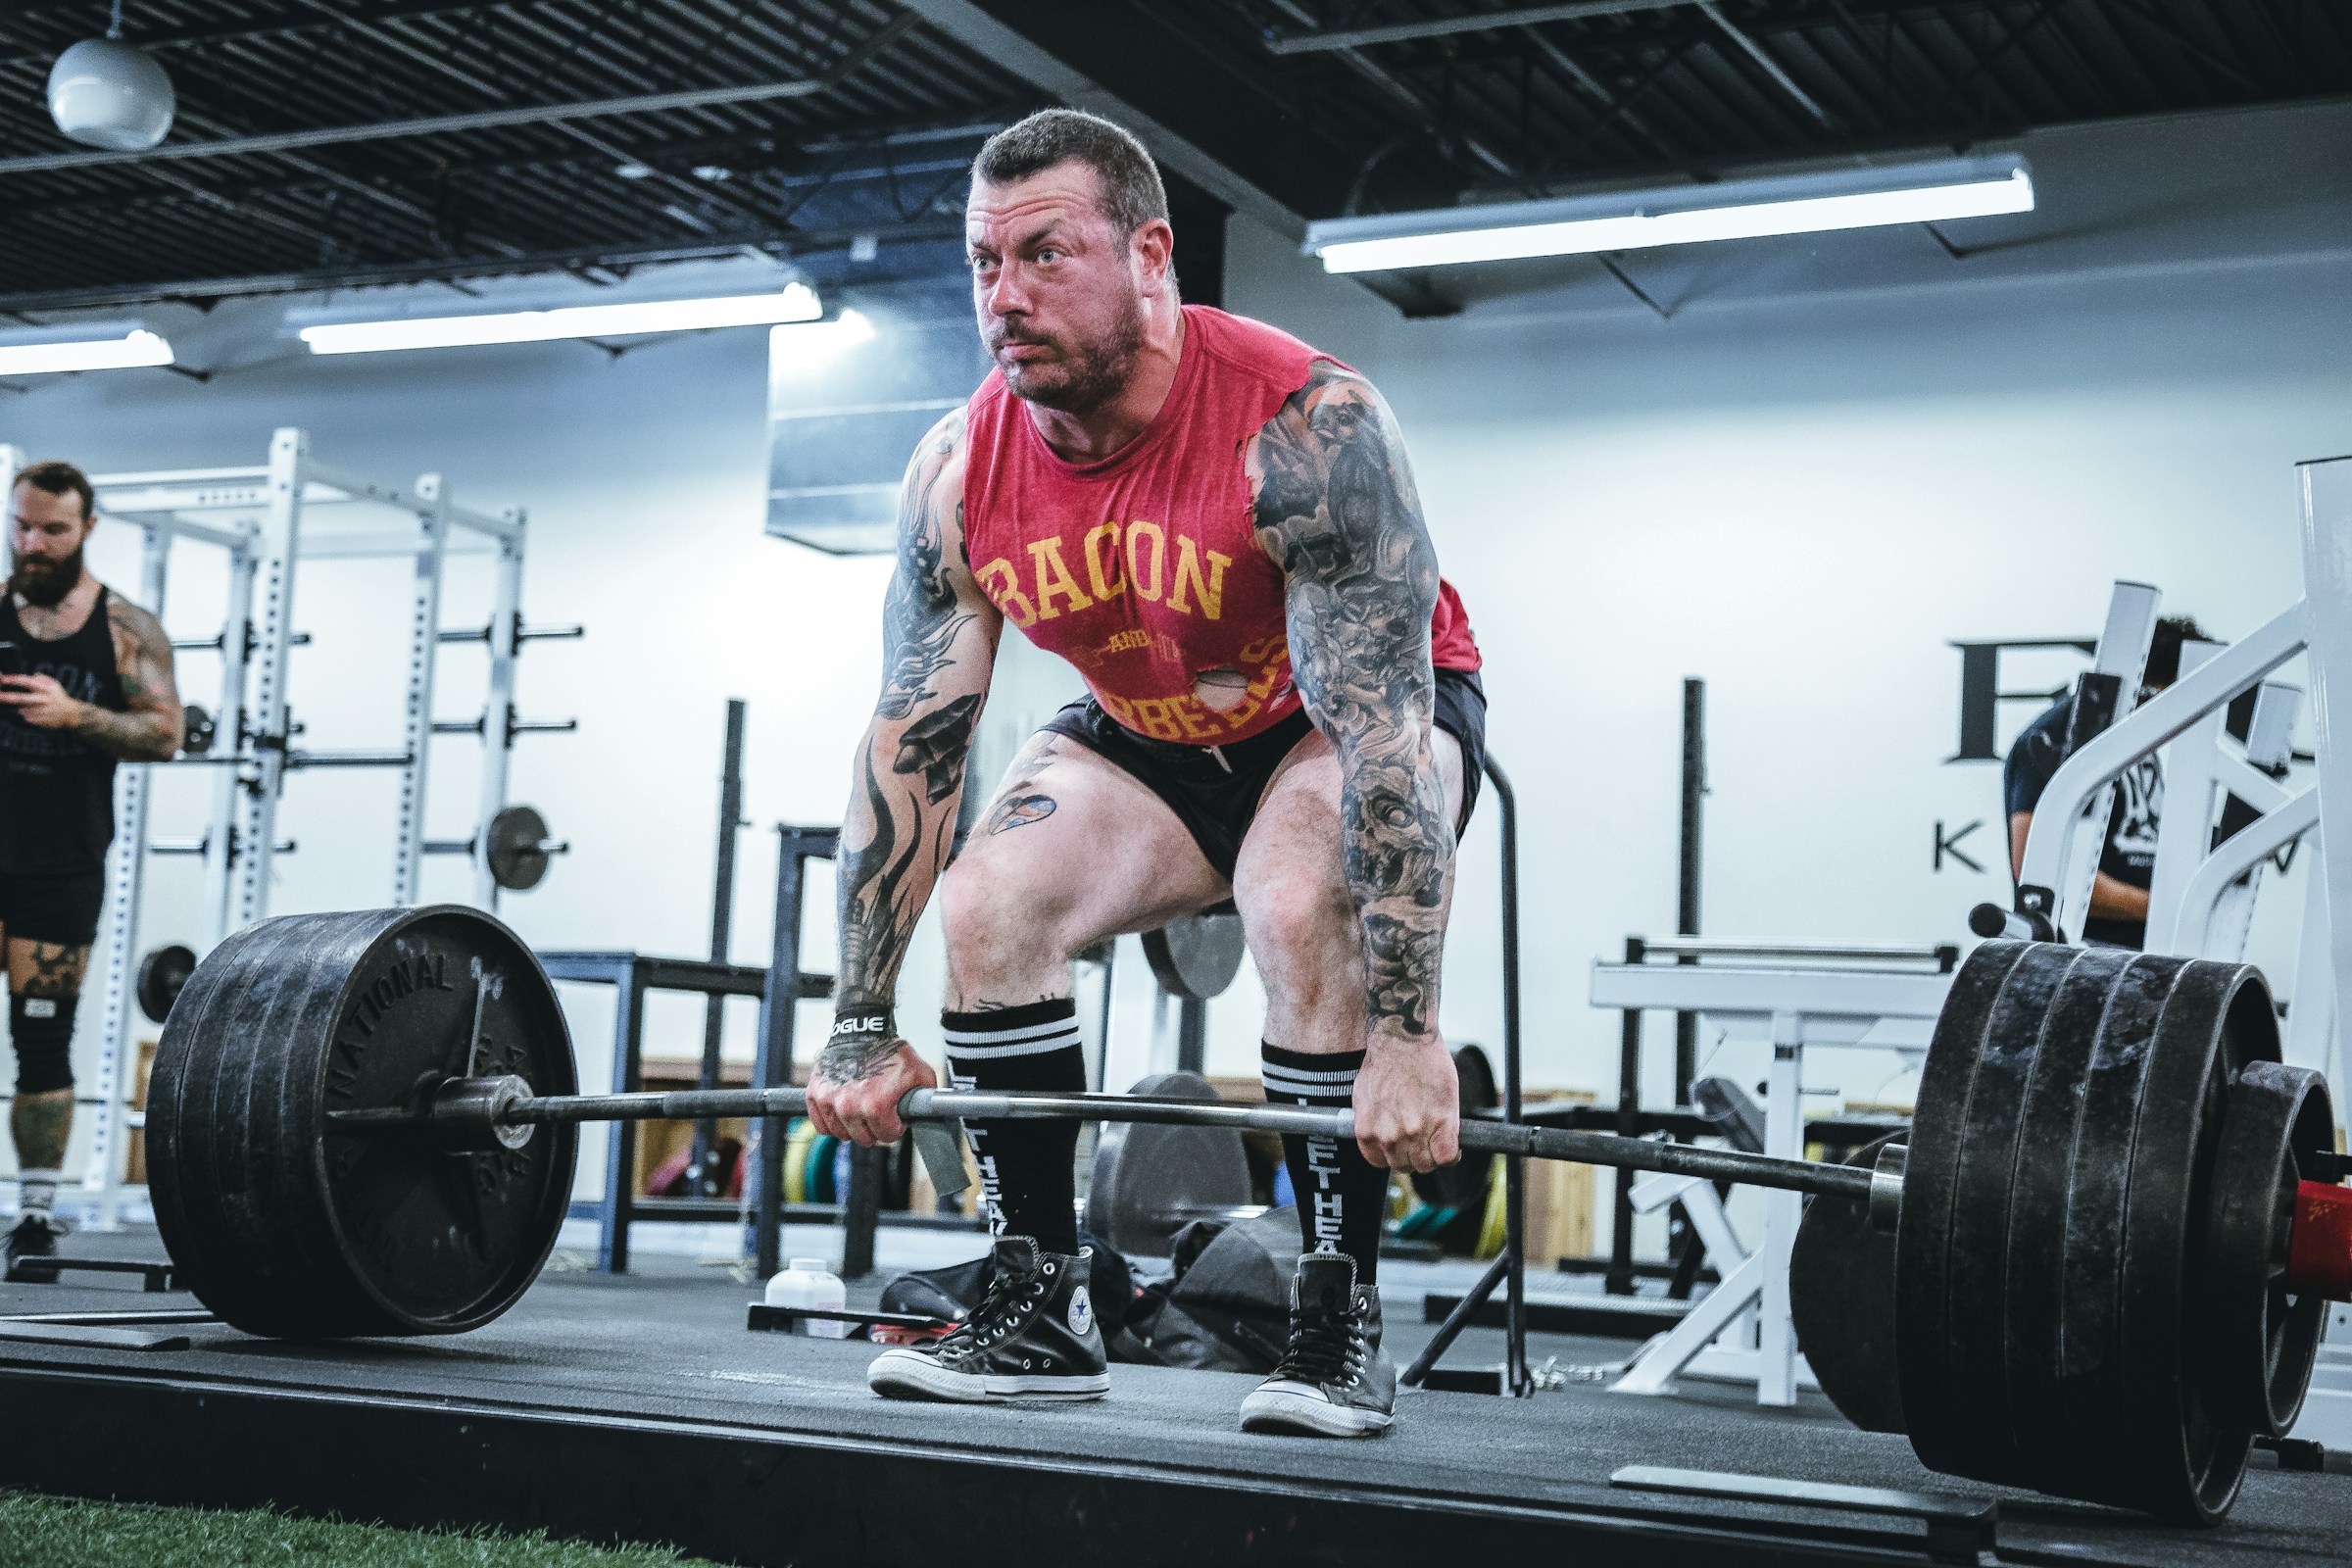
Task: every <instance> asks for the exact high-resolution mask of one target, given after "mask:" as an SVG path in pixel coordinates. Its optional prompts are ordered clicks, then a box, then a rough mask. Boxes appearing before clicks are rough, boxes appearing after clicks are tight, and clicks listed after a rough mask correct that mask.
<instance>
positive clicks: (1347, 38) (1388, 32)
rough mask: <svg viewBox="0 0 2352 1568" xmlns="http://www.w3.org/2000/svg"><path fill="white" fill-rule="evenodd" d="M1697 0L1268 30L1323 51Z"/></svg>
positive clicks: (1276, 47) (1289, 42)
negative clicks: (1372, 24)
mask: <svg viewBox="0 0 2352 1568" xmlns="http://www.w3.org/2000/svg"><path fill="white" fill-rule="evenodd" d="M1695 3H1696V0H1566V3H1564V4H1561V5H1549V6H1516V7H1513V8H1511V9H1509V10H1504V11H1478V12H1472V13H1470V14H1468V15H1466V16H1459V17H1433V18H1431V19H1430V20H1429V21H1427V22H1399V23H1396V24H1394V25H1389V26H1385V27H1334V28H1330V29H1306V28H1301V29H1299V30H1297V31H1291V32H1276V31H1269V32H1267V34H1266V48H1267V49H1268V50H1270V51H1271V52H1273V53H1275V54H1278V55H1303V54H1320V53H1324V52H1327V51H1329V50H1334V49H1361V48H1364V47H1366V46H1368V45H1372V44H1384V43H1407V42H1410V41H1412V40H1414V39H1419V38H1445V37H1450V36H1451V35H1453V34H1454V33H1457V32H1487V31H1491V30H1493V29H1495V28H1496V27H1535V26H1541V25H1544V23H1547V22H1581V21H1583V20H1584V19H1585V18H1587V17H1615V16H1623V15H1624V14H1625V13H1627V12H1629V11H1671V10H1673V9H1674V8H1675V7H1677V6H1687V5H1692V4H1695Z"/></svg>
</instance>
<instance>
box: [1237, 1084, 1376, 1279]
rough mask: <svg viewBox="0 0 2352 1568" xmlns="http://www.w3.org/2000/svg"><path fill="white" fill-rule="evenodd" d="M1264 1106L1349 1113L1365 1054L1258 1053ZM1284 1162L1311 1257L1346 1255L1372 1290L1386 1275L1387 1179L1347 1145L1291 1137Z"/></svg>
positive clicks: (1337, 1140)
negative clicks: (1383, 1257) (1383, 1273)
mask: <svg viewBox="0 0 2352 1568" xmlns="http://www.w3.org/2000/svg"><path fill="white" fill-rule="evenodd" d="M1260 1049H1261V1054H1262V1057H1263V1059H1262V1062H1261V1064H1260V1071H1261V1072H1262V1073H1263V1074H1264V1077H1265V1084H1266V1100H1267V1103H1270V1104H1276V1105H1311V1106H1313V1107H1315V1108H1316V1109H1318V1110H1346V1109H1348V1106H1350V1105H1351V1104H1353V1103H1354V1101H1355V1075H1356V1072H1357V1070H1358V1069H1359V1068H1361V1067H1362V1066H1363V1064H1364V1054H1363V1053H1362V1052H1360V1051H1350V1052H1347V1053H1344V1054H1339V1055H1330V1056H1313V1055H1308V1054H1305V1053H1303V1052H1298V1051H1282V1050H1279V1049H1277V1048H1276V1047H1274V1046H1271V1045H1267V1046H1263V1047H1261V1048H1260ZM1282 1157H1283V1161H1284V1163H1286V1164H1288V1165H1289V1166H1290V1168H1291V1191H1292V1192H1293V1193H1294V1194H1296V1195H1297V1196H1298V1200H1299V1235H1300V1237H1301V1239H1302V1240H1303V1241H1304V1242H1305V1244H1306V1250H1308V1251H1310V1252H1346V1253H1347V1254H1348V1256H1349V1257H1352V1258H1354V1259H1355V1277H1356V1279H1357V1280H1358V1281H1359V1282H1360V1283H1362V1284H1366V1285H1369V1284H1371V1283H1372V1282H1373V1280H1374V1278H1375V1277H1376V1276H1377V1275H1378V1273H1379V1270H1380V1221H1381V1212H1382V1210H1383V1209H1385V1208H1386V1207H1387V1206H1388V1197H1389V1173H1388V1172H1387V1171H1385V1170H1383V1169H1381V1168H1380V1167H1379V1166H1378V1165H1375V1164H1373V1163H1372V1162H1371V1161H1370V1160H1368V1159H1366V1158H1364V1156H1363V1153H1362V1152H1361V1151H1360V1150H1358V1149H1357V1148H1356V1147H1355V1141H1354V1140H1353V1139H1348V1138H1301V1137H1298V1136H1296V1135H1292V1136H1286V1137H1285V1138H1284V1139H1283V1141H1282Z"/></svg>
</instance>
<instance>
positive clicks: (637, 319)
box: [302, 283, 823, 354]
mask: <svg viewBox="0 0 2352 1568" xmlns="http://www.w3.org/2000/svg"><path fill="white" fill-rule="evenodd" d="M821 314H823V308H822V307H821V306H820V305H819V303H818V301H817V297H816V291H815V290H813V289H811V288H809V286H808V285H807V284H806V283H792V284H787V285H786V286H785V287H784V289H783V290H782V291H780V292H778V293H774V294H730V295H725V296H721V297H717V298H711V299H696V300H648V301H644V302H641V303H638V304H632V305H571V306H564V307H563V308H561V309H558V310H552V311H507V312H502V313H499V314H496V315H485V316H429V317H406V318H394V319H389V320H381V321H338V322H331V323H325V324H321V325H318V326H306V327H304V328H303V329H302V340H303V341H304V342H305V343H308V344H309V345H310V346H311V352H312V353H313V354H376V353H382V352H384V351H387V350H392V349H446V348H466V347H471V346H474V345H478V344H484V343H548V342H553V341H556V340H557V339H560V338H574V337H599V338H601V337H637V336H641V335H643V334H646V333H649V332H709V331H713V330H716V329H718V328H720V327H729V326H773V325H775V324H776V323H777V322H780V321H813V320H815V319H817V317H818V316H820V315H821Z"/></svg>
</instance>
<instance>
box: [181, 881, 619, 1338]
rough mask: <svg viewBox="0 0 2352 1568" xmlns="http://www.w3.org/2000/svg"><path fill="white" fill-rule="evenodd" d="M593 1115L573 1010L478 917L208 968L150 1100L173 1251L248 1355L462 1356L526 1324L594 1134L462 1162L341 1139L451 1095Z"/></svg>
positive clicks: (423, 921)
mask: <svg viewBox="0 0 2352 1568" xmlns="http://www.w3.org/2000/svg"><path fill="white" fill-rule="evenodd" d="M495 1074H514V1075H516V1076H518V1077H520V1078H522V1079H523V1080H524V1081H525V1082H527V1083H528V1084H529V1085H530V1087H531V1091H532V1092H533V1093H534V1094H540V1095H568V1094H572V1093H574V1092H575V1091H576V1088H577V1085H576V1082H575V1080H574V1078H573V1075H572V1061H571V1043H570V1038H569V1035H568V1033H567V1032H566V1030H565V1028H564V1014H563V1011H562V1009H561V1008H560V1007H559V1006H558V1005H557V1001H556V995H555V990H554V987H552V986H551V985H550V984H549V983H548V979H547V974H546V971H544V970H543V969H541V968H540V967H539V962H538V959H537V958H536V957H534V956H532V954H531V951H530V949H529V948H527V947H525V946H524V945H523V943H522V941H521V940H520V939H519V938H517V937H516V936H515V934H514V933H513V932H512V931H510V930H508V929H507V928H506V927H505V926H504V925H501V924H500V923H499V922H498V921H496V920H494V919H492V918H491V917H490V916H488V915H486V914H483V913H482V912H481V911H480V910H478V909H469V908H463V907H455V906H448V905H442V906H433V907H424V908H416V909H371V910H362V911H359V912H356V913H348V914H305V915H289V916H285V917H282V918H279V919H274V920H264V921H262V922H260V923H258V924H256V925H252V926H249V927H247V928H246V929H245V930H243V931H240V932H238V933H237V934H236V935H235V936H232V937H230V938H229V939H228V940H227V941H225V942H223V943H221V945H220V946H219V947H218V948H216V949H214V950H213V952H212V954H211V955H210V956H207V957H206V959H205V961H204V962H203V963H201V964H199V965H198V966H197V968H196V972H195V973H194V974H193V975H192V976H191V977H190V978H189V980H188V983H187V987H186V989H185V990H184V991H182V992H181V994H180V998H179V1001H178V1004H177V1005H175V1006H174V1007H173V1008H172V1018H171V1021H170V1022H169V1023H168V1024H166V1026H165V1028H164V1036H163V1041H162V1043H161V1045H160V1046H159V1047H158V1048H157V1051H156V1058H155V1067H154V1071H153V1074H152V1076H151V1079H150V1082H149V1089H148V1106H147V1167H148V1171H149V1179H150V1182H151V1187H150V1192H151V1195H152V1197H153V1200H154V1203H155V1216H156V1225H157V1228H158V1229H159V1230H160V1231H161V1232H162V1233H163V1239H164V1245H165V1247H166V1249H167V1250H169V1251H170V1252H171V1254H172V1261H173V1262H174V1263H175V1264H176V1265H177V1266H178V1268H179V1270H180V1272H181V1275H182V1277H183V1278H184V1279H186V1280H187V1282H188V1286H189V1289H191V1290H192V1291H194V1292H195V1294H196V1297H197V1299H199V1300H201V1301H202V1302H204V1304H205V1305H206V1306H208V1307H210V1308H211V1309H212V1310H213V1311H215V1312H217V1313H219V1314H220V1315H221V1317H222V1318H223V1319H224V1320H225V1321H227V1322H229V1323H231V1324H233V1325H235V1326H236V1327H238V1328H240V1329H243V1330H245V1331H246V1332H248V1333H252V1334H264V1335H275V1336H281V1337H292V1338H306V1339H318V1338H338V1337H345V1336H352V1335H377V1334H384V1335H400V1334H448V1333H455V1332H458V1331H460V1330H464V1329H470V1328H476V1327H479V1326H480V1325H481V1324H484V1323H487V1322H489V1321H490V1320H491V1319H492V1318H495V1317H497V1316H498V1315H499V1314H500V1313H501V1312H503V1311H505V1310H506V1309H507V1308H508V1307H510V1306H512V1305H513V1304H514V1303H515V1299H517V1298H519V1297H520V1296H521V1295H522V1293H523V1292H524V1291H525V1290H526V1289H528V1288H529V1286H530V1283H531V1281H532V1280H533V1279H535V1278H536V1277H537V1276H538V1273H539V1269H540V1266H541V1264H543V1263H544V1262H545V1261H546V1259H547V1254H548V1250H549V1249H550V1248H552V1247H553V1246H554V1245H555V1240H556V1233H557V1231H558V1230H559V1229H560V1228H561V1227H562V1225H563V1222H564V1209H565V1207H566V1204H567V1202H568V1201H569V1198H570V1193H571V1174H572V1156H573V1152H574V1130H573V1128H572V1127H571V1126H570V1125H568V1124H550V1125H546V1126H541V1127H539V1128H537V1129H535V1130H534V1132H533V1134H532V1136H531V1137H530V1138H529V1139H528V1140H527V1141H526V1142H525V1143H524V1144H523V1145H522V1147H520V1148H518V1149H509V1148H503V1147H502V1148H500V1149H497V1150H495V1151H493V1152H464V1153H452V1152H447V1151H446V1150H445V1149H444V1148H443V1147H442V1146H441V1145H440V1144H438V1143H436V1142H435V1141H434V1140H433V1139H431V1138H430V1137H429V1136H428V1135H426V1134H425V1133H424V1132H423V1131H422V1130H421V1128H419V1129H413V1130H412V1129H400V1130H393V1131H381V1130H378V1131H373V1132H366V1133H362V1132H357V1131H351V1130H336V1129H333V1128H331V1126H330V1124H329V1123H328V1121H327V1119H326V1113H327V1112H328V1111H329V1110H330V1109H333V1110H343V1109H368V1108H378V1107H415V1106H418V1105H420V1104H421V1103H422V1101H423V1098H424V1097H425V1096H427V1095H429V1094H430V1093H431V1091H432V1090H433V1088H434V1087H436V1086H437V1085H438V1084H439V1083H440V1082H441V1081H443V1080H444V1079H446V1078H450V1077H457V1076H478V1075H495Z"/></svg>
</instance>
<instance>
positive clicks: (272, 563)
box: [222, 426, 311, 935]
mask: <svg viewBox="0 0 2352 1568" xmlns="http://www.w3.org/2000/svg"><path fill="white" fill-rule="evenodd" d="M310 455H311V442H310V437H308V436H307V435H305V434H303V432H302V431H300V430H297V429H294V428H292V427H291V426H288V427H286V428H283V429H280V430H278V431H277V432H275V433H274V434H273V435H272V436H271V437H270V489H269V511H268V513H267V514H266V515H265V516H264V518H263V522H262V528H261V533H260V537H259V538H258V540H257V541H256V543H257V544H259V546H260V550H259V552H258V554H259V558H260V559H259V560H258V561H257V562H256V563H255V565H256V570H257V580H256V582H255V584H254V608H255V610H256V612H257V613H258V615H259V619H260V625H259V627H258V629H257V636H256V639H255V641H256V647H255V649H254V653H255V656H256V658H255V663H254V671H253V680H254V686H253V769H254V771H253V777H252V778H251V779H249V780H247V781H246V785H245V798H244V799H243V800H242V801H240V802H239V803H238V809H237V823H236V827H235V829H234V832H235V835H236V841H235V843H234V844H232V845H230V846H229V849H230V851H231V852H232V853H233V854H234V855H235V857H236V858H237V870H236V872H235V875H234V878H233V881H234V887H235V892H234V901H235V902H234V907H233V908H232V909H231V910H230V911H229V915H228V920H227V923H226V925H225V927H224V928H223V932H222V934H223V935H225V934H226V933H227V932H228V931H235V930H241V929H243V928H244V927H246V926H248V925H251V924H252V923H253V922H254V921H256V920H259V919H260V918H261V917H262V916H263V915H264V914H267V913H268V912H269V910H270V857H271V856H272V855H274V854H276V852H277V803H278V799H279V797H280V796H282V795H283V794H284V793H285V782H286V749H287V747H288V745H289V744H290V742H289V737H288V731H289V729H290V728H291V725H292V720H291V718H290V716H289V714H288V712H287V708H286V681H287V676H288V675H289V673H290V671H289V670H288V669H287V667H286V654H287V650H288V649H289V648H290V647H291V646H292V635H293V615H294V571H295V555H296V552H297V550H298V549H299V548H300V539H301V534H302V502H303V490H304V487H305V485H306V483H307V481H308V477H309V475H308V471H307V470H308V469H309V466H310ZM237 629H238V628H236V627H231V628H229V630H230V631H231V632H232V633H234V632H235V631H237Z"/></svg>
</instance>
